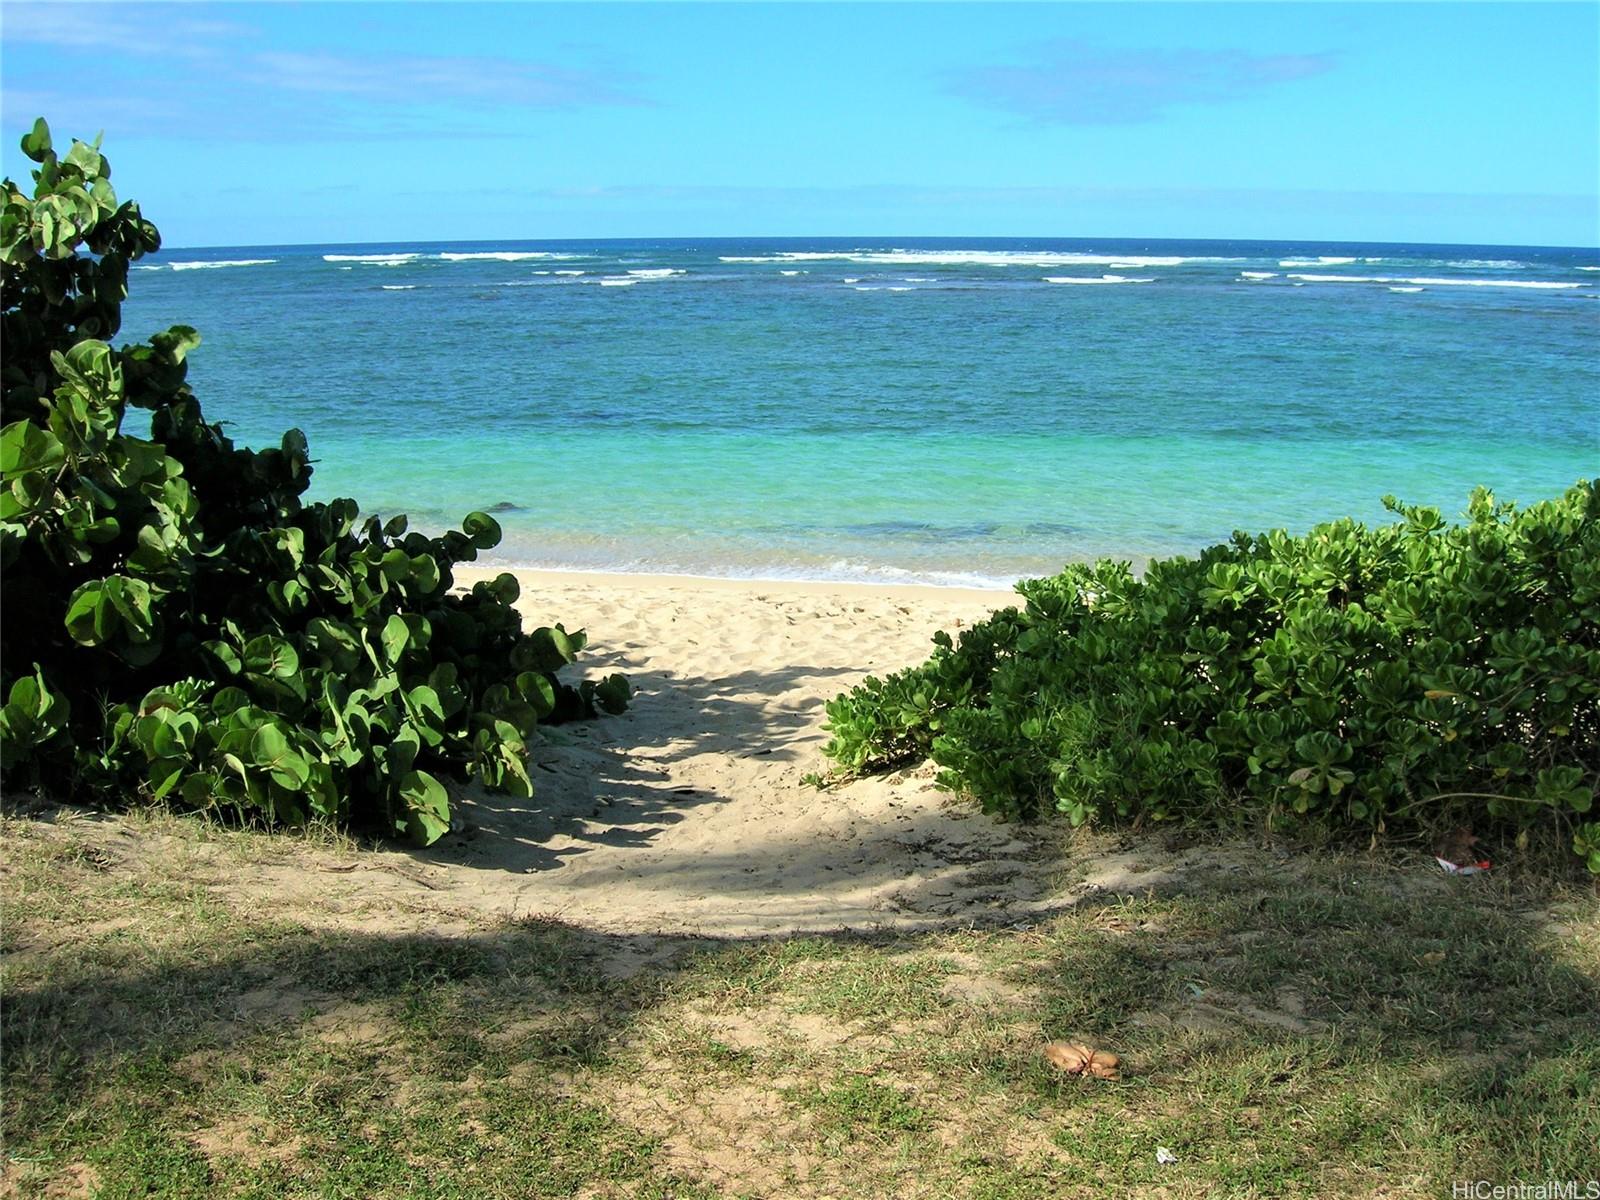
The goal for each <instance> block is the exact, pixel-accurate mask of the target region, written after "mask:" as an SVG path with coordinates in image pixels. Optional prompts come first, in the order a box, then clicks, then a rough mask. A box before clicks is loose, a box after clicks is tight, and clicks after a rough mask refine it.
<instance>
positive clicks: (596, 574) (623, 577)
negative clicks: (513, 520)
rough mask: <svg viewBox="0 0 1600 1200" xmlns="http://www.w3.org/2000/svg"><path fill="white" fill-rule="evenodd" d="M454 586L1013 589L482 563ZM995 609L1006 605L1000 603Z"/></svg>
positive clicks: (955, 597)
mask: <svg viewBox="0 0 1600 1200" xmlns="http://www.w3.org/2000/svg"><path fill="white" fill-rule="evenodd" d="M451 573H452V574H453V575H454V576H455V578H456V581H457V582H458V583H462V584H466V585H468V586H470V585H471V584H474V583H476V582H478V581H479V580H480V579H493V578H494V577H495V576H496V575H513V576H515V577H516V579H517V581H518V582H519V583H521V584H522V585H523V588H524V591H525V592H526V591H527V590H530V589H533V588H542V589H545V590H553V589H561V588H580V587H582V588H587V587H600V588H608V589H610V590H613V591H628V592H632V591H645V590H649V589H653V588H660V589H667V590H671V591H680V592H681V591H706V592H724V593H726V592H734V593H749V592H752V591H761V592H766V593H774V594H783V595H791V596H811V597H815V596H831V595H853V596H876V597H883V598H885V599H924V600H926V599H932V598H939V599H941V600H949V601H951V602H954V603H958V604H959V603H962V602H964V601H968V600H971V601H979V602H981V601H987V600H996V599H998V598H1003V597H1012V596H1016V588H1015V586H1012V587H1001V586H999V585H996V586H994V587H967V586H954V585H947V584H940V583H899V582H894V583H890V582H885V583H873V582H866V581H857V580H843V579H839V580H834V579H762V578H755V577H745V576H724V575H679V574H656V573H654V572H647V571H637V572H633V571H587V570H581V569H565V568H554V567H514V566H506V567H496V566H486V565H484V564H483V563H482V562H473V563H461V564H458V565H457V566H455V567H453V568H451ZM997 607H1005V605H1004V604H999V605H997Z"/></svg>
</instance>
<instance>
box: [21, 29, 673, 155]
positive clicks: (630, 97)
mask: <svg viewBox="0 0 1600 1200" xmlns="http://www.w3.org/2000/svg"><path fill="white" fill-rule="evenodd" d="M191 12H193V14H194V15H191ZM0 40H3V42H4V44H5V46H6V48H7V49H8V51H12V50H16V49H20V48H21V47H24V46H29V47H34V48H35V51H34V53H32V54H30V55H28V56H26V57H24V56H22V55H21V54H15V53H8V55H7V58H8V62H7V68H8V69H7V75H8V79H7V86H6V88H5V91H4V97H3V98H4V108H5V112H6V118H7V123H8V124H14V123H17V122H19V121H20V122H22V123H23V124H26V123H27V122H28V121H31V120H32V117H33V115H34V114H36V113H40V112H43V113H47V114H49V116H50V119H51V120H52V122H53V123H56V124H58V125H60V126H61V128H62V130H63V131H65V130H68V129H73V130H76V129H80V128H95V129H98V128H100V127H102V126H105V127H107V132H108V133H113V134H115V135H117V136H121V137H125V136H141V135H142V136H151V135H157V136H160V135H182V136H186V137H199V138H226V139H230V140H232V139H241V138H242V139H246V140H251V141H283V140H304V139H306V138H312V139H343V138H372V137H379V138H383V137H408V136H454V137H473V136H495V135H496V134H497V133H501V132H503V131H504V129H505V125H506V123H505V122H504V121H497V120H495V119H494V118H495V116H496V114H497V113H500V112H507V113H514V112H517V111H519V110H520V111H524V112H526V111H530V110H548V111H552V112H567V111H572V110H576V109H583V108H604V107H618V106H641V105H649V104H650V103H652V101H651V100H650V99H649V98H648V97H647V96H646V95H645V94H644V92H643V90H642V89H643V87H644V84H645V80H644V79H643V77H642V76H640V75H638V74H637V73H636V72H632V71H629V70H627V69H624V68H622V67H620V66H618V65H615V64H609V65H603V64H597V63H595V62H594V61H592V56H585V55H583V54H582V53H581V52H573V53H571V54H566V55H560V54H557V55H552V56H551V57H552V58H555V59H557V61H548V60H547V61H525V60H519V59H513V58H509V57H504V56H497V55H476V54H466V55H439V54H434V55H425V54H395V53H385V52H378V51H373V52H362V51H355V50H349V49H345V48H327V49H315V50H309V51H305V50H295V51H289V50H282V49H276V48H274V47H272V46H270V45H262V44H261V40H260V34H259V32H258V31H256V30H253V29H251V28H249V27H247V26H244V25H240V24H235V23H233V22H230V21H226V20H215V19H211V18H209V17H208V16H206V15H205V14H204V10H200V9H198V7H196V9H194V10H188V9H186V8H185V7H184V6H180V5H172V4H167V5H159V6H153V7H152V6H147V5H103V4H61V3H57V4H50V5H40V4H11V3H6V4H3V5H0ZM174 59H179V60H182V62H183V69H182V70H179V71H174V70H168V69H164V66H163V64H164V63H165V62H170V61H172V60H174ZM90 63H93V64H94V67H95V69H93V70H80V69H79V67H80V66H83V67H87V66H88V65H89V64H90ZM102 67H103V68H104V69H100V68H102ZM69 75H70V76H74V77H75V81H74V83H73V84H72V86H71V87H65V86H63V85H62V83H61V80H62V79H63V78H65V77H67V76H69ZM308 99H314V100H315V101H316V105H317V114H316V120H315V121H314V122H310V123H308V122H307V121H306V119H305V106H306V104H307V101H308ZM85 122H87V124H86V123H85Z"/></svg>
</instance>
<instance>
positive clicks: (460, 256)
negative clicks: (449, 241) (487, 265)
mask: <svg viewBox="0 0 1600 1200" xmlns="http://www.w3.org/2000/svg"><path fill="white" fill-rule="evenodd" d="M439 257H440V258H441V259H443V260H444V261H445V262H522V261H524V260H525V259H530V258H578V257H580V255H577V254H557V253H555V252H554V251H551V250H473V251H470V252H468V251H451V252H448V253H444V254H441V255H439Z"/></svg>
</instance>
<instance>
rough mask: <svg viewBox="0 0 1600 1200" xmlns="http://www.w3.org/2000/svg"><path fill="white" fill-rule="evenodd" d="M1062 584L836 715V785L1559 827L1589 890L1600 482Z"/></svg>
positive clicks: (1223, 813) (1168, 811)
mask: <svg viewBox="0 0 1600 1200" xmlns="http://www.w3.org/2000/svg"><path fill="white" fill-rule="evenodd" d="M1385 504H1386V505H1387V507H1388V508H1389V509H1390V511H1392V512H1394V513H1395V514H1397V515H1398V517H1399V518H1400V519H1399V521H1398V522H1397V523H1395V524H1391V525H1386V526H1381V527H1377V528H1367V527H1366V526H1364V525H1362V524H1359V523H1357V522H1355V521H1352V520H1341V521H1335V522H1333V523H1331V524H1326V525H1322V526H1319V527H1318V528H1316V529H1313V530H1312V531H1311V532H1310V533H1308V534H1307V535H1305V536H1304V537H1291V536H1289V535H1288V534H1286V533H1284V532H1282V531H1276V532H1272V533H1266V534H1261V535H1259V536H1251V535H1248V534H1243V533H1239V534H1235V535H1234V536H1233V539H1232V540H1231V541H1230V542H1228V543H1225V544H1222V545H1217V546H1212V547H1210V548H1209V549H1207V550H1205V551H1203V552H1202V553H1201V554H1200V555H1199V556H1198V557H1197V558H1193V559H1188V558H1174V559H1168V560H1164V561H1158V562H1152V563H1151V564H1150V565H1149V567H1148V569H1147V570H1146V571H1145V573H1144V575H1143V577H1142V578H1138V577H1135V576H1134V574H1133V573H1132V572H1131V570H1130V569H1129V567H1128V565H1127V564H1125V563H1118V562H1111V561H1101V562H1098V563H1095V564H1093V565H1087V564H1081V565H1073V566H1069V567H1067V569H1066V570H1064V571H1063V572H1062V573H1061V574H1060V575H1057V576H1055V577H1053V578H1049V579H1036V580H1031V581H1028V582H1025V583H1022V584H1020V585H1019V586H1018V589H1017V590H1018V591H1019V592H1020V593H1021V595H1022V597H1023V599H1024V601H1025V605H1024V606H1023V607H1021V608H1020V609H1019V608H1008V609H1005V610H1003V611H1001V612H997V613H995V614H994V615H993V616H992V617H991V618H989V619H988V620H987V621H985V622H983V623H981V624H979V625H977V626H975V627H973V628H971V629H968V630H966V631H965V632H963V633H962V634H961V636H960V639H959V640H958V641H952V639H951V638H950V637H949V636H948V635H947V634H944V633H940V634H938V635H937V636H936V637H935V638H934V642H935V650H934V653H933V656H932V657H931V658H930V659H929V660H928V661H927V662H926V663H924V664H923V665H922V666H919V667H916V668H913V669H911V670H907V671H902V672H900V673H899V674H896V675H892V676H890V677H889V678H887V679H883V680H879V679H868V680H867V681H866V682H865V683H863V684H862V685H861V686H860V687H858V688H856V689H855V690H854V691H851V692H849V693H847V694H845V695H843V696H840V697H839V698H837V699H835V700H834V701H832V702H831V703H830V704H829V705H828V728H829V729H830V731H831V733H832V740H831V741H830V742H829V744H828V746H827V753H828V754H829V755H830V756H832V757H833V758H834V759H835V760H836V761H837V763H838V764H839V766H840V767H841V768H843V769H844V770H845V771H846V772H850V773H856V772H865V771H872V770H878V769H884V768H888V767H891V766H894V765H896V764H899V763H902V762H906V761H909V760H912V759H916V758H921V757H925V756H928V755H931V756H932V758H933V760H934V762H936V763H937V764H938V765H939V766H940V767H941V768H942V772H941V775H940V781H941V783H942V784H943V785H944V786H946V787H948V788H951V789H955V790H959V791H962V792H966V793H969V794H971V795H972V796H974V797H976V798H977V799H978V800H979V801H980V802H981V803H982V804H983V806H984V807H985V808H986V809H988V810H989V811H992V812H996V813H1000V814H1004V815H1007V816H1015V817H1031V816H1034V815H1037V814H1039V813H1041V812H1044V811H1047V810H1052V809H1054V810H1059V811H1061V812H1063V813H1065V814H1066V815H1067V817H1068V819H1069V820H1071V821H1072V822H1073V823H1074V824H1079V823H1082V822H1085V821H1091V820H1116V819H1132V820H1136V821H1167V820H1189V821H1196V822H1204V823H1211V824H1228V823H1234V822H1237V821H1239V820H1241V819H1252V818H1255V819H1259V818H1265V819H1267V820H1269V821H1271V822H1273V823H1274V824H1277V825H1285V824H1295V823H1301V824H1308V825H1309V824H1316V825H1321V826H1323V827H1324V828H1332V827H1339V826H1344V827H1359V828H1362V829H1371V830H1383V829H1386V828H1388V829H1400V828H1405V827H1412V828H1418V827H1427V826H1429V825H1430V824H1434V823H1436V822H1437V821H1439V820H1441V819H1442V818H1444V817H1446V816H1448V817H1450V818H1451V819H1452V820H1465V821H1467V822H1469V823H1472V824H1473V825H1474V828H1476V829H1478V830H1480V831H1487V830H1488V829H1491V828H1495V827H1499V828H1502V829H1513V830H1518V831H1520V830H1523V829H1527V828H1529V827H1532V826H1535V825H1537V824H1539V823H1554V824H1555V825H1557V826H1559V827H1561V828H1566V829H1569V830H1570V831H1571V836H1572V839H1573V846H1574V849H1575V850H1576V851H1577V853H1578V854H1579V855H1580V856H1582V857H1583V858H1584V859H1585V861H1586V862H1587V864H1588V866H1589V867H1590V869H1591V870H1594V871H1596V872H1600V823H1597V822H1596V821H1594V820H1591V819H1588V818H1589V817H1590V815H1591V813H1592V810H1593V808H1594V803H1595V793H1596V789H1597V786H1600V483H1597V482H1580V483H1578V484H1577V485H1576V486H1574V487H1573V488H1572V489H1571V490H1569V491H1568V492H1567V493H1566V494H1565V495H1563V496H1562V497H1560V498H1559V499H1555V500H1550V501H1546V502H1543V503H1539V504H1535V505H1532V506H1531V507H1528V508H1522V509H1519V508H1517V507H1516V506H1515V505H1512V504H1505V503H1497V502H1496V501H1495V499H1494V497H1493V496H1492V495H1491V494H1489V493H1488V492H1486V491H1483V490H1481V489H1480V490H1479V491H1478V492H1476V493H1475V494H1474V495H1473V497H1472V500H1471V506H1470V509H1469V519H1468V520H1467V521H1466V523H1464V524H1460V525H1448V524H1447V523H1446V522H1445V521H1444V520H1443V519H1442V518H1441V516H1440V514H1439V512H1438V510H1437V509H1433V508H1423V507H1411V506H1406V505H1403V504H1400V503H1397V502H1396V501H1395V500H1394V499H1393V498H1388V499H1386V500H1385Z"/></svg>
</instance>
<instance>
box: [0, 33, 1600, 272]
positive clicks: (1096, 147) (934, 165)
mask: <svg viewBox="0 0 1600 1200" xmlns="http://www.w3.org/2000/svg"><path fill="white" fill-rule="evenodd" d="M0 22H3V24H0V52H3V59H0V66H3V79H4V97H3V103H0V126H3V131H4V134H5V143H6V150H5V156H4V165H5V168H6V173H7V174H9V175H11V176H13V177H18V178H20V177H22V175H23V173H24V172H25V170H26V169H27V166H28V164H27V163H26V161H25V160H23V159H22V158H21V156H20V154H19V152H18V151H17V150H16V139H17V138H18V137H19V136H20V134H21V132H22V131H23V130H24V129H25V128H26V127H27V126H28V125H29V124H31V121H32V118H33V117H34V116H36V115H41V114H42V115H44V116H46V117H47V118H48V119H49V120H50V122H51V125H52V128H53V129H54V131H55V132H56V135H57V137H58V139H62V140H63V141H64V140H65V138H66V137H68V136H70V135H74V134H76V135H79V136H88V135H92V134H93V133H94V132H95V131H96V130H99V129H104V130H105V131H106V150H107V153H108V155H109V157H110V158H111V160H112V161H113V163H114V164H115V167H116V179H115V182H116V183H117V184H118V185H119V188H120V190H121V191H122V192H123V193H124V194H125V195H126V196H129V197H133V198H136V199H138V200H139V201H140V202H141V204H142V205H143V206H144V209H145V212H146V213H147V215H149V216H150V217H151V218H152V219H154V220H155V221H156V223H157V224H158V225H159V226H160V227H161V229H162V231H163V233H164V235H165V238H166V242H167V244H168V245H170V246H206V245H252V244H280V243H307V242H367V241H374V242H375V241H412V240H421V239H428V240H458V239H459V240H468V239H472V240H479V239H514V238H558V237H650V236H685V237H704V236H715V235H727V236H760V235H795V236H803V235H921V236H932V235H951V236H961V235H967V236H976V235H993V236H1039V237H1074V236H1079V237H1152V238H1159V237H1241V238H1302V239H1325V240H1358V241H1359V240H1392V241H1439V242H1481V243H1505V244H1542V245H1591V246H1592V245H1595V244H1597V243H1600V197H1597V192H1600V5H1596V4H1594V3H1572V4H1536V3H1518V4H1478V3H1473V4H1454V3H1432V4H1415V5H1413V4H1398V3H1394V4H1378V3H1372V4H1355V5H1345V4H1334V3H1326V4H1297V5H1278V4H1266V3H1257V4H1230V5H1221V4H1201V3H1191V4H1139V3H1124V4H1108V5H1069V4H1061V5H1056V4H1018V5H1010V4H1005V5H1002V4H984V5H966V4H937V5H936V4H861V5H834V4H791V5H755V4H750V5H744V4H710V5H700V4H676V3H657V4H644V5H633V4H585V5H560V4H503V5H482V4H400V5H391V4H378V3H369V4H295V3H280V4H266V5H248V4H166V5H136V4H115V5H89V4H65V3H58V4H51V5H33V4H11V3H6V4H4V5H0Z"/></svg>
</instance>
